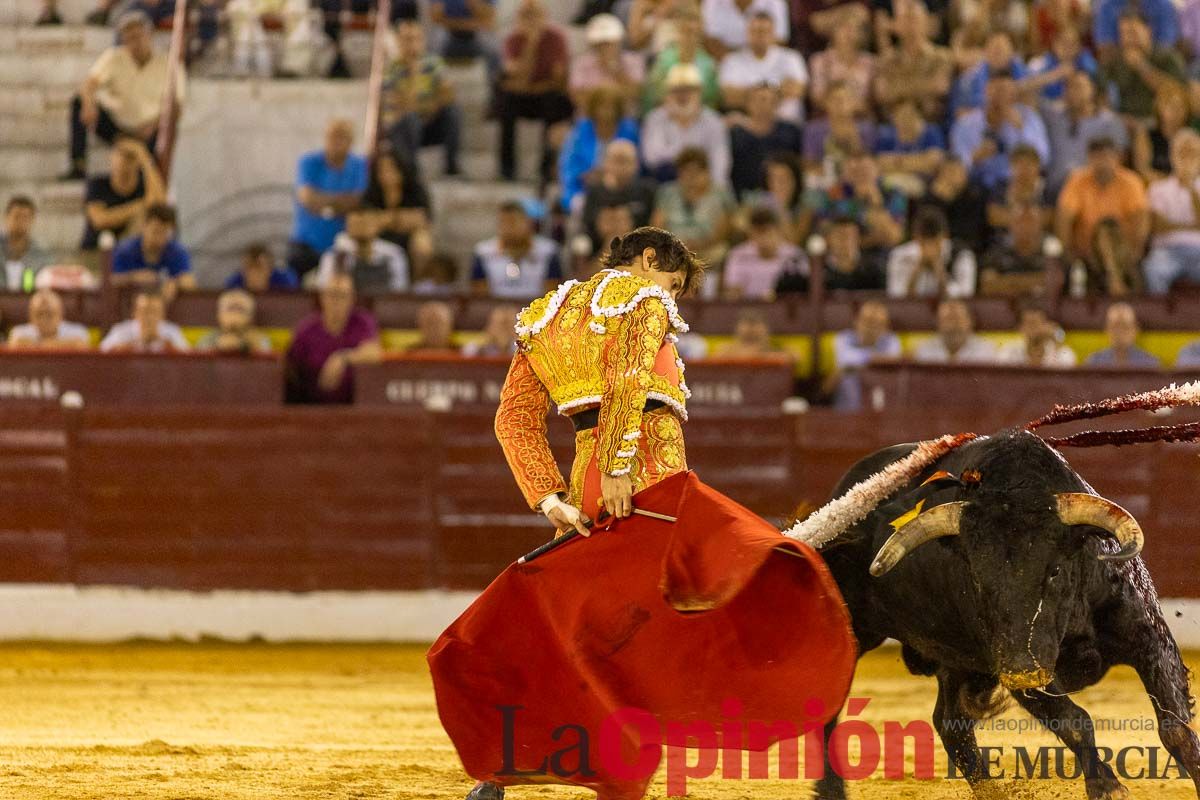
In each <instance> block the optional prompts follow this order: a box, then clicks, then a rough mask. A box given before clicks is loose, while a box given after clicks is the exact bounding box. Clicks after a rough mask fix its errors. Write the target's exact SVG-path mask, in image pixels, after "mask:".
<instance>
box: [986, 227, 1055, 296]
mask: <svg viewBox="0 0 1200 800" xmlns="http://www.w3.org/2000/svg"><path fill="white" fill-rule="evenodd" d="M1044 220H1045V218H1044V216H1043V214H1042V210H1041V209H1040V208H1038V207H1037V206H1029V205H1025V206H1014V207H1011V208H1009V210H1008V213H1007V215H1006V223H1005V225H1006V229H1007V236H1004V237H1002V239H1001V240H1000V241H998V242H996V243H995V244H993V245H992V246H991V247H990V248H989V249H988V250H987V252H986V253H984V255H983V269H982V271H981V272H980V275H979V293H980V294H981V295H984V296H985V297H1016V296H1020V295H1033V294H1039V293H1040V292H1041V291H1042V290H1043V289H1045V287H1046V267H1047V263H1046V256H1045V255H1043V253H1042V246H1043V242H1044V240H1045V228H1044V225H1045V222H1044Z"/></svg>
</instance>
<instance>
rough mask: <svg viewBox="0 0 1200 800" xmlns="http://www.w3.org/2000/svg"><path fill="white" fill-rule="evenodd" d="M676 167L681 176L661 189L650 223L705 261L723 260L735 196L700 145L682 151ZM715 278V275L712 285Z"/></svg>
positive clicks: (714, 262)
mask: <svg viewBox="0 0 1200 800" xmlns="http://www.w3.org/2000/svg"><path fill="white" fill-rule="evenodd" d="M675 171H676V172H677V174H678V175H679V179H678V180H677V181H674V182H672V183H668V184H666V185H664V186H662V187H661V188H660V189H659V190H658V200H657V202H656V203H655V208H654V214H653V216H652V217H651V218H650V224H651V225H654V226H655V227H658V228H664V229H666V230H669V231H671V232H672V233H674V234H675V235H676V236H678V237H679V238H680V239H682V240H683V243H684V244H686V245H687V246H688V247H689V248H690V249H691V250H692V251H693V252H695V253H696V254H698V255H699V256H700V258H701V259H702V260H703V261H704V262H705V263H707V264H719V263H720V262H721V259H723V258H724V257H725V251H726V249H727V248H728V241H727V240H728V237H729V229H730V222H731V218H730V215H731V214H732V213H733V211H734V208H735V204H734V201H733V196H732V195H730V193H729V191H728V190H727V189H723V188H721V187H720V186H718V185H717V183H716V181H715V180H714V179H713V174H712V170H711V169H710V167H709V160H708V156H707V155H706V154H705V153H704V151H703V150H701V149H699V148H696V147H689V148H687V149H685V150H684V151H683V152H681V153H680V154H679V157H678V158H677V159H676V161H675ZM715 281H716V277H715V276H714V277H713V282H710V284H709V285H710V286H715ZM710 291H711V290H710Z"/></svg>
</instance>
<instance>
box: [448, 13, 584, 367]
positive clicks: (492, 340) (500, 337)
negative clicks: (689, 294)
mask: <svg viewBox="0 0 1200 800" xmlns="http://www.w3.org/2000/svg"><path fill="white" fill-rule="evenodd" d="M593 19H595V17H593ZM518 310H519V309H518V308H517V307H516V306H509V305H501V306H496V307H494V308H493V309H492V310H491V312H489V313H488V319H487V324H486V325H484V327H483V337H482V338H480V339H475V340H473V341H470V342H467V343H466V344H464V345H463V348H462V354H463V355H464V356H467V357H468V358H481V357H487V358H509V357H511V356H512V355H513V354H514V353H515V352H517V334H516V331H515V330H514V329H513V326H514V325H515V324H516V319H517V311H518Z"/></svg>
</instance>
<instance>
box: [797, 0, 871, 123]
mask: <svg viewBox="0 0 1200 800" xmlns="http://www.w3.org/2000/svg"><path fill="white" fill-rule="evenodd" d="M851 17H853V15H847V19H846V20H845V21H844V22H843V23H842V24H840V25H837V26H835V27H834V28H833V29H832V30H831V31H830V34H829V36H830V38H829V48H828V49H826V50H822V51H821V52H819V53H817V54H815V55H814V56H813V57H812V59H811V60H810V64H809V67H810V68H811V72H812V85H811V86H810V91H809V98H810V99H811V100H812V103H813V106H814V107H816V108H820V109H824V108H825V99H826V96H827V95H828V94H829V90H830V88H831V87H833V85H834V84H842V85H843V86H846V87H847V88H849V89H850V92H851V93H852V94H853V95H854V96H856V97H862V98H864V99H866V100H869V99H870V98H871V96H872V94H873V91H874V90H873V84H874V80H875V56H873V55H871V54H870V53H868V52H866V51H865V50H864V49H863V21H864V20H863V19H860V18H856V17H854V18H851Z"/></svg>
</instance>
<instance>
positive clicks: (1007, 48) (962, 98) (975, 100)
mask: <svg viewBox="0 0 1200 800" xmlns="http://www.w3.org/2000/svg"><path fill="white" fill-rule="evenodd" d="M994 74H1006V75H1011V76H1012V78H1013V80H1014V81H1017V82H1021V83H1023V82H1024V80H1025V75H1026V70H1025V62H1023V61H1022V60H1021V59H1020V58H1018V57H1017V55H1016V53H1015V51H1014V50H1013V41H1012V37H1011V36H1009V35H1008V34H1007V33H1006V32H1004V31H993V32H992V33H991V34H989V35H988V37H987V43H986V44H985V45H984V49H983V61H981V62H979V63H978V64H977V65H975V66H974V67H973V68H971V69H969V70H967V71H965V72H964V73H963V74H962V75H961V76H960V77H959V79H958V82H957V83H956V84H955V87H954V101H955V102H954V113H955V115H956V116H957V115H959V114H962V113H963V112H964V111H969V110H971V109H975V108H982V107H983V105H984V103H985V100H986V96H987V85H988V83H989V82H990V81H991V78H992V75H994Z"/></svg>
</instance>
